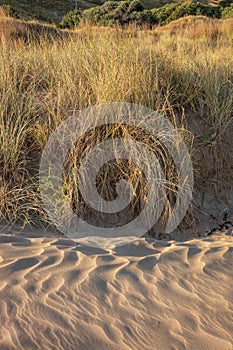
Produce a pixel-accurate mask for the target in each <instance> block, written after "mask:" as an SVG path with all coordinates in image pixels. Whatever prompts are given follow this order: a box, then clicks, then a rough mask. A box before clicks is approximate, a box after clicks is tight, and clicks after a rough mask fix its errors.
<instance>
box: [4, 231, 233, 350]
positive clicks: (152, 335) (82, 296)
mask: <svg viewBox="0 0 233 350" xmlns="http://www.w3.org/2000/svg"><path fill="white" fill-rule="evenodd" d="M232 246H233V238H232V237H227V236H225V237H218V238H215V237H211V238H205V239H202V240H192V241H189V242H185V243H184V242H183V243H178V242H162V241H160V242H158V241H155V240H152V239H151V240H145V239H139V240H137V241H135V242H134V243H132V244H130V245H128V246H122V247H118V248H116V251H115V254H110V253H108V252H106V251H104V250H100V249H95V248H90V247H84V246H81V245H79V244H77V243H76V242H74V241H73V240H71V239H63V238H51V237H44V238H42V237H31V236H29V235H28V236H22V235H21V236H20V235H9V234H2V235H0V277H1V278H0V349H1V350H21V349H23V350H27V349H28V350H37V349H38V350H42V349H43V350H55V349H56V350H63V349H64V350H90V349H94V350H103V349H105V350H107V349H109V350H115V349H117V350H124V349H127V350H133V349H140V350H141V349H148V350H152V349H153V350H160V349H161V350H170V349H171V350H175V349H177V350H182V349H190V350H199V349H202V350H207V349H208V350H214V349H215V350H231V349H232V344H233V293H232V280H233V248H232Z"/></svg>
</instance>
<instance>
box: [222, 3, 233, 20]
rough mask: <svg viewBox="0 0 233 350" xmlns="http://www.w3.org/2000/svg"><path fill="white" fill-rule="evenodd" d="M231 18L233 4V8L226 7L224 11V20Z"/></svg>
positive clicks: (232, 15)
mask: <svg viewBox="0 0 233 350" xmlns="http://www.w3.org/2000/svg"><path fill="white" fill-rule="evenodd" d="M229 17H233V4H231V6H229V7H225V8H224V9H223V10H222V18H229Z"/></svg>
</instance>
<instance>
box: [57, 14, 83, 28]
mask: <svg viewBox="0 0 233 350" xmlns="http://www.w3.org/2000/svg"><path fill="white" fill-rule="evenodd" d="M80 18H81V12H80V11H79V10H73V11H70V12H68V13H67V14H66V15H65V16H64V17H63V19H62V21H61V22H60V23H58V25H57V26H58V27H59V28H68V29H72V28H75V27H77V26H78V25H79V22H80Z"/></svg>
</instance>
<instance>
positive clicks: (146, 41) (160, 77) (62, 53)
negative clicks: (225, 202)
mask: <svg viewBox="0 0 233 350" xmlns="http://www.w3.org/2000/svg"><path fill="white" fill-rule="evenodd" d="M7 21H8V20H7ZM185 21H189V19H185ZM4 23H8V22H4ZM16 23H18V22H12V21H11V20H9V28H11V30H12V31H13V32H14V30H15V31H16V32H17V30H18V29H17V28H21V30H22V31H23V30H24V29H25V27H21V24H20V23H21V22H19V24H16ZM177 23H178V22H177ZM180 23H181V22H179V25H180ZM17 25H19V27H17ZM14 26H16V27H14ZM195 26H196V27H195ZM3 27H4V26H3V25H2V26H1V21H0V33H3V32H4V30H5V29H4V28H3ZM194 27H195V30H196V33H195V30H194ZM174 28H175V29H174ZM187 28H189V29H187V30H183V29H184V25H183V24H182V23H181V30H180V29H179V28H178V27H173V28H172V27H171V26H167V27H165V28H163V29H158V30H155V31H146V30H144V31H139V30H136V29H135V28H131V29H130V28H129V29H127V30H126V31H122V30H120V29H119V28H118V29H111V30H108V29H106V28H104V29H102V28H100V29H96V28H91V27H89V26H88V27H83V28H81V29H79V30H78V31H77V32H76V33H75V34H72V35H63V34H60V32H59V35H58V36H57V35H55V37H54V39H53V40H50V39H48V38H47V37H46V36H43V35H42V36H40V41H38V40H32V39H30V38H29V39H28V40H27V41H26V42H24V40H22V42H21V45H20V47H19V46H17V48H16V46H15V45H12V42H11V41H10V40H7V37H5V39H4V40H3V41H2V45H1V47H0V56H1V66H0V171H1V184H0V187H1V188H0V197H1V199H0V216H1V220H7V221H9V220H11V221H15V220H17V219H20V220H21V221H23V222H24V223H28V222H35V221H37V220H38V217H39V218H40V219H41V220H44V221H46V220H47V218H46V215H45V214H43V209H42V205H41V203H40V200H39V186H38V164H39V159H40V155H41V152H42V150H43V148H44V147H45V145H46V142H47V141H48V138H49V136H50V135H51V133H52V132H53V130H55V128H56V127H57V126H58V125H60V123H61V122H62V121H63V120H64V119H65V118H67V116H68V115H69V114H70V111H71V110H81V109H83V108H86V107H89V106H91V105H94V104H99V103H106V102H117V101H125V102H132V103H136V104H141V105H144V106H147V107H149V108H152V109H154V110H156V111H159V112H161V113H163V114H164V115H165V116H167V117H168V118H169V119H170V120H171V121H172V123H173V124H174V125H176V126H177V127H178V128H179V129H181V131H182V133H183V134H184V135H187V132H186V131H185V127H184V125H185V120H186V117H187V116H190V115H191V116H193V117H192V119H195V118H197V117H198V118H201V119H202V120H204V123H205V125H208V129H207V133H206V134H204V135H203V139H202V140H201V143H200V144H199V146H200V147H207V146H205V145H206V144H207V143H205V141H206V140H207V138H208V133H209V135H211V140H210V143H208V149H211V152H212V151H214V150H215V148H216V147H222V144H221V142H222V140H223V139H224V135H225V134H226V132H227V131H228V130H229V129H230V128H231V127H232V110H233V98H232V96H233V76H232V71H233V62H232V31H231V22H225V21H223V22H214V21H207V22H206V23H205V22H203V21H202V22H200V24H197V23H196V22H195V23H193V24H189V27H187ZM174 31H175V35H174ZM171 33H173V35H171ZM4 35H5V34H4ZM6 35H8V33H6ZM57 38H59V40H57ZM220 38H221V40H220ZM223 62H224V64H223ZM187 123H188V124H189V123H190V117H189V118H188V120H187ZM120 127H121V128H122V126H120ZM116 130H118V131H116ZM129 131H130V130H128V129H127V128H125V129H121V133H129ZM108 132H109V130H108ZM117 132H119V129H113V130H112V131H111V133H112V135H114V133H117ZM130 132H132V134H134V135H135V131H132V130H131V131H130ZM98 135H99V134H98V133H97V136H98ZM139 135H140V134H139ZM219 135H221V137H219ZM95 136H96V134H91V135H89V137H88V138H86V139H85V142H81V143H79V144H78V146H79V147H78V148H77V149H76V153H75V156H73V157H71V159H69V162H68V165H69V166H68V168H67V171H68V173H67V178H66V184H65V185H64V191H66V194H67V200H70V201H71V202H72V203H73V205H74V207H75V210H77V212H78V211H79V210H80V208H82V205H83V203H82V200H81V198H80V196H79V195H78V193H77V189H75V176H76V173H75V167H74V165H75V164H77V159H79V158H80V157H81V156H82V153H83V152H85V149H86V148H87V147H88V146H89V145H92V144H93V145H94V140H92V139H93V138H95ZM106 136H107V134H106V130H105V129H103V130H102V131H101V139H105V138H106ZM97 140H98V137H97ZM141 140H142V138H141ZM152 144H153V143H152ZM150 145H151V144H150ZM71 154H72V153H71ZM167 159H168V158H167ZM168 163H169V162H168ZM127 166H129V164H126V163H124V164H122V163H119V164H118V165H117V166H116V167H115V171H116V174H117V175H116V176H115V178H118V176H119V174H120V171H121V172H122V174H123V173H124V174H125V175H126V176H128V178H131V180H132V183H133V184H134V186H136V184H138V188H136V187H135V193H137V196H136V201H135V206H134V207H135V208H136V209H137V210H139V209H140V207H141V206H142V205H143V198H144V197H143V190H144V189H145V188H144V187H145V186H144V184H143V181H142V182H139V183H137V177H138V175H137V169H136V168H135V167H133V166H132V167H131V168H130V172H129V170H127ZM215 166H216V164H214V163H213V167H215ZM72 169H73V170H72ZM218 169H219V167H218ZM170 171H171V172H170V174H171V178H174V177H175V176H174V172H173V171H172V167H171V168H170ZM219 171H220V170H219ZM172 174H173V175H172ZM103 178H104V177H103V174H102V175H101V176H100V179H103ZM197 178H198V176H197ZM101 181H102V180H101ZM101 181H100V184H101V183H102V185H103V186H105V185H106V187H105V189H106V191H107V193H109V189H111V191H113V193H114V186H115V179H114V177H113V178H111V177H110V180H108V181H110V182H104V180H103V181H102V182H101ZM172 183H173V185H174V186H175V184H176V182H174V179H173V182H172ZM73 185H74V186H73ZM75 191H76V192H75ZM111 191H110V192H111ZM170 196H171V198H170V202H172V200H173V199H172V197H173V195H172V192H170ZM74 198H75V199H74ZM169 210H170V208H169V204H168V206H167V211H169Z"/></svg>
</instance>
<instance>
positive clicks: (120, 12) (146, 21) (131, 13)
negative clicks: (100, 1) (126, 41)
mask: <svg viewBox="0 0 233 350" xmlns="http://www.w3.org/2000/svg"><path fill="white" fill-rule="evenodd" d="M83 18H84V19H86V20H88V21H89V22H90V23H91V24H94V25H106V26H113V25H121V26H125V25H128V24H130V23H135V24H136V25H139V26H141V25H149V26H150V27H151V26H152V25H154V24H156V23H158V19H157V17H156V16H155V15H154V14H153V13H152V12H151V11H150V10H145V9H144V6H143V5H142V3H141V2H140V1H139V0H133V1H132V0H127V1H120V2H117V1H108V2H106V3H105V4H104V5H102V6H99V7H95V8H91V9H88V10H85V11H84V12H83Z"/></svg>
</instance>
